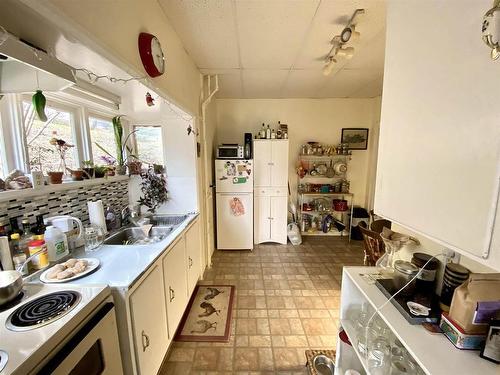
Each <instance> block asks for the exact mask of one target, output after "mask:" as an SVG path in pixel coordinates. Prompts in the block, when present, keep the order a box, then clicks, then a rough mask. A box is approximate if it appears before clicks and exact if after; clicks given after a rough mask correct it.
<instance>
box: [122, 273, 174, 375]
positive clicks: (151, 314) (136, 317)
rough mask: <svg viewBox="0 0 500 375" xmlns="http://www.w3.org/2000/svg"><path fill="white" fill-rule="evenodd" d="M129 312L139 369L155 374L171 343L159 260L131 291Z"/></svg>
mask: <svg viewBox="0 0 500 375" xmlns="http://www.w3.org/2000/svg"><path fill="white" fill-rule="evenodd" d="M130 315H131V318H132V327H133V337H134V342H135V356H136V363H137V367H138V373H139V374H142V375H149V374H156V373H157V372H158V370H159V369H160V366H161V363H162V361H163V356H164V355H165V353H166V352H167V349H168V345H169V343H170V340H169V339H168V332H167V314H166V309H165V302H164V291H163V280H162V269H161V265H160V264H155V265H154V266H153V270H152V271H151V272H150V273H149V274H148V275H147V276H146V278H145V279H143V280H142V282H141V284H140V285H139V286H138V287H137V288H136V289H135V290H134V291H133V292H132V294H131V296H130Z"/></svg>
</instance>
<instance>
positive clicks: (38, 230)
mask: <svg viewBox="0 0 500 375" xmlns="http://www.w3.org/2000/svg"><path fill="white" fill-rule="evenodd" d="M31 233H33V234H34V235H35V236H42V238H41V239H43V234H44V233H45V223H44V222H43V215H38V216H37V217H36V224H35V225H34V226H33V227H32V228H31Z"/></svg>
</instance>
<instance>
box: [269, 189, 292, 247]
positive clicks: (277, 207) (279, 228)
mask: <svg viewBox="0 0 500 375" xmlns="http://www.w3.org/2000/svg"><path fill="white" fill-rule="evenodd" d="M270 200H271V202H270V206H271V240H272V241H273V242H278V243H281V244H283V245H286V242H287V235H286V226H287V220H288V217H287V215H288V209H287V206H288V197H286V196H282V197H271V198H270Z"/></svg>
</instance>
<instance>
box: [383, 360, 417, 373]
mask: <svg viewBox="0 0 500 375" xmlns="http://www.w3.org/2000/svg"><path fill="white" fill-rule="evenodd" d="M416 373H417V366H415V364H414V363H413V362H411V361H409V360H408V359H407V358H406V357H404V356H393V357H392V359H391V371H390V375H416Z"/></svg>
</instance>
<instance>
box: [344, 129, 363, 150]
mask: <svg viewBox="0 0 500 375" xmlns="http://www.w3.org/2000/svg"><path fill="white" fill-rule="evenodd" d="M341 143H348V144H349V150H366V149H367V148H368V128H342V140H341Z"/></svg>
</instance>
